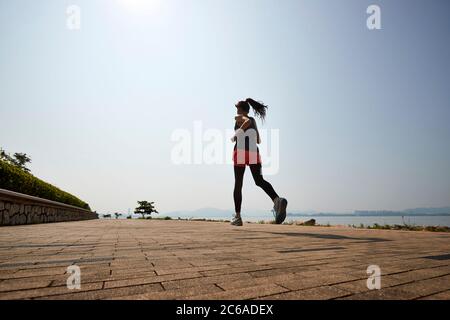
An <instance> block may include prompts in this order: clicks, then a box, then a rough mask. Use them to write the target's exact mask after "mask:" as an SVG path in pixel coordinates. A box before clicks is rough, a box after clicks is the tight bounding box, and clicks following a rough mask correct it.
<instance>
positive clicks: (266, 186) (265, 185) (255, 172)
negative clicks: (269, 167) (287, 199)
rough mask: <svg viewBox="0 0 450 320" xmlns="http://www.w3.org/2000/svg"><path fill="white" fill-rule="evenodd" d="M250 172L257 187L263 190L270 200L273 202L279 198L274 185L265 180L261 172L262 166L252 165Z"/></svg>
mask: <svg viewBox="0 0 450 320" xmlns="http://www.w3.org/2000/svg"><path fill="white" fill-rule="evenodd" d="M250 170H251V171H252V176H253V180H255V183H256V185H257V186H258V187H260V188H262V189H263V190H264V191H265V192H266V193H267V195H268V196H269V197H270V199H272V201H274V200H275V199H276V198H278V194H277V193H276V192H275V190H274V189H273V187H272V185H271V184H270V183H269V182H267V181H266V180H264V178H263V175H262V171H261V164H251V165H250Z"/></svg>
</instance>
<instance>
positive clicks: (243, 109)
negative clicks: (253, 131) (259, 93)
mask: <svg viewBox="0 0 450 320" xmlns="http://www.w3.org/2000/svg"><path fill="white" fill-rule="evenodd" d="M250 107H252V109H253V112H254V113H255V115H256V116H257V117H259V118H260V119H261V120H262V121H264V119H265V118H266V109H267V106H266V105H264V104H263V103H262V102H258V101H255V100H253V99H251V98H247V99H246V100H245V101H244V100H242V101H239V102H238V103H236V108H237V113H238V114H248V113H249V112H250Z"/></svg>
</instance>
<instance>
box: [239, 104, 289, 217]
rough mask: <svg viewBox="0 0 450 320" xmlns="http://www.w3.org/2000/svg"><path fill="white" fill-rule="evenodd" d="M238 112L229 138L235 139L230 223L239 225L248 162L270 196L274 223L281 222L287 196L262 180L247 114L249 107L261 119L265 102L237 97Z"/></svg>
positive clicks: (257, 137) (255, 139)
mask: <svg viewBox="0 0 450 320" xmlns="http://www.w3.org/2000/svg"><path fill="white" fill-rule="evenodd" d="M235 106H236V109H237V116H236V117H235V118H234V119H235V121H236V122H235V126H234V130H235V134H234V136H233V137H232V138H231V140H232V141H233V142H236V144H235V146H234V152H233V162H234V179H235V180H234V193H233V197H234V207H235V216H234V218H233V221H231V225H233V226H242V218H241V204H242V183H243V180H244V173H245V167H246V166H249V167H250V171H251V172H252V176H253V179H254V180H255V183H256V185H257V186H258V187H260V188H262V189H263V190H264V192H265V193H266V194H267V195H268V196H269V197H270V199H272V201H273V203H274V206H273V212H274V215H275V223H277V224H281V223H283V221H284V219H286V207H287V203H288V202H287V200H286V199H284V198H280V197H279V196H278V194H277V193H276V192H275V190H274V189H273V187H272V185H271V184H270V183H269V182H267V181H266V180H264V178H263V176H262V171H261V156H260V154H259V149H258V146H257V144H260V143H261V139H260V135H259V131H258V127H257V126H256V120H255V119H254V118H253V117H250V116H249V115H248V113H249V112H250V107H252V109H253V112H254V114H255V115H256V116H257V117H259V118H260V119H261V121H264V119H265V117H266V109H267V106H266V105H264V104H263V103H261V102H258V101H255V100H253V99H251V98H248V99H247V100H245V101H239V102H238V103H237V104H236V105H235Z"/></svg>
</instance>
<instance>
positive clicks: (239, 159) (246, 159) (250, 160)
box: [233, 149, 261, 167]
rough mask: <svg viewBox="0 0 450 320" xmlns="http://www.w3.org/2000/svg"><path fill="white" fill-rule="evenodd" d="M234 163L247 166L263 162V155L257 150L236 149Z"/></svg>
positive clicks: (238, 165)
mask: <svg viewBox="0 0 450 320" xmlns="http://www.w3.org/2000/svg"><path fill="white" fill-rule="evenodd" d="M233 163H234V165H235V166H237V167H245V166H246V165H247V166H248V165H250V164H261V156H260V155H259V152H257V151H248V150H237V149H235V150H234V152H233Z"/></svg>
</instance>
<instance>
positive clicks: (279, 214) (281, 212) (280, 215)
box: [273, 198, 288, 224]
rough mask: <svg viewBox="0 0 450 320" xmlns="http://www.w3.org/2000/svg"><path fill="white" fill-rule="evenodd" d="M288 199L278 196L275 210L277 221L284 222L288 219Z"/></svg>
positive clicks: (278, 222)
mask: <svg viewBox="0 0 450 320" xmlns="http://www.w3.org/2000/svg"><path fill="white" fill-rule="evenodd" d="M287 204H288V201H287V200H286V199H285V198H276V199H275V201H274V206H273V210H274V212H275V223H276V224H282V223H283V222H284V220H285V219H286V208H287Z"/></svg>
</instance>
